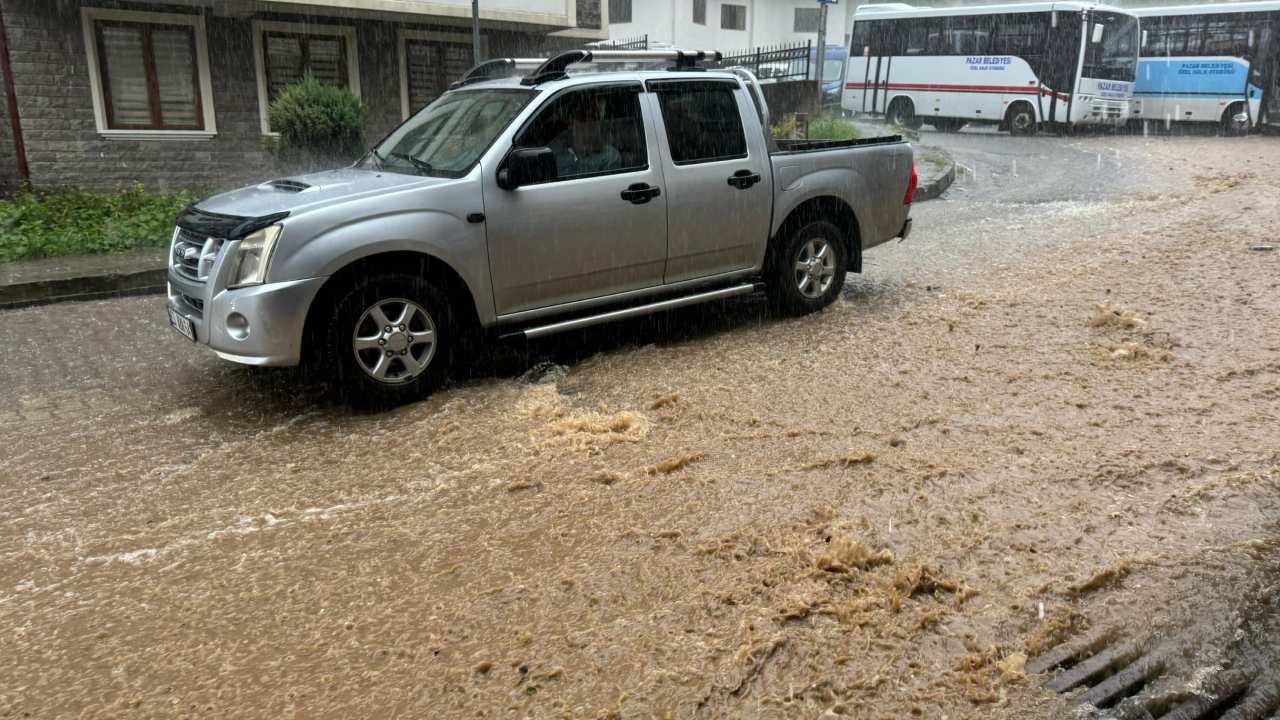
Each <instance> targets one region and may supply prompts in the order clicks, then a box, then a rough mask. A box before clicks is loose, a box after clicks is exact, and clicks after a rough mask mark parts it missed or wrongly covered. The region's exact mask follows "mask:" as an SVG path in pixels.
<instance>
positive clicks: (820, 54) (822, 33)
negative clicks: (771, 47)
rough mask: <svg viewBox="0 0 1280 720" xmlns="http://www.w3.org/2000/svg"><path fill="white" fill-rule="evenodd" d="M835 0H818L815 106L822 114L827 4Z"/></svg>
mask: <svg viewBox="0 0 1280 720" xmlns="http://www.w3.org/2000/svg"><path fill="white" fill-rule="evenodd" d="M832 1H833V0H818V48H817V50H816V51H815V52H814V58H813V62H816V63H818V69H817V70H816V71H815V72H814V73H813V76H814V77H815V78H817V80H818V83H817V84H818V103H817V104H816V105H815V106H814V108H813V112H814V114H815V115H821V114H822V101H823V100H825V99H826V98H824V97H823V92H822V68H823V66H825V65H826V64H827V6H828V5H830V4H831V2H832Z"/></svg>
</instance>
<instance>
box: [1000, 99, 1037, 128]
mask: <svg viewBox="0 0 1280 720" xmlns="http://www.w3.org/2000/svg"><path fill="white" fill-rule="evenodd" d="M1005 124H1006V125H1008V126H1009V134H1010V135H1035V134H1036V130H1037V129H1038V128H1037V127H1036V111H1035V110H1033V109H1032V108H1031V106H1030V105H1028V104H1026V103H1015V104H1013V105H1010V106H1009V112H1008V114H1007V115H1005Z"/></svg>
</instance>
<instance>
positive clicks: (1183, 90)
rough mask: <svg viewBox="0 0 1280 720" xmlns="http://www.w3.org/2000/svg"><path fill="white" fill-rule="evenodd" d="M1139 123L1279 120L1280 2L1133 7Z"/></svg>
mask: <svg viewBox="0 0 1280 720" xmlns="http://www.w3.org/2000/svg"><path fill="white" fill-rule="evenodd" d="M1131 12H1133V14H1134V15H1137V16H1138V18H1139V21H1140V22H1141V27H1142V43H1141V48H1140V50H1139V55H1140V57H1139V60H1138V78H1137V82H1136V84H1135V85H1134V89H1133V94H1134V100H1135V111H1136V112H1135V115H1136V119H1137V121H1138V122H1140V123H1153V122H1154V123H1161V124H1164V125H1165V126H1166V127H1167V126H1169V125H1170V124H1172V123H1175V122H1202V123H1218V124H1219V125H1220V126H1221V127H1222V130H1223V132H1224V133H1227V134H1232V135H1240V134H1245V133H1248V132H1249V131H1250V129H1255V128H1263V127H1266V126H1267V125H1268V124H1270V125H1272V126H1276V125H1280V86H1278V83H1280V62H1278V60H1277V59H1278V58H1280V37H1277V35H1280V1H1278V0H1267V1H1266V2H1238V3H1220V4H1213V5H1181V6H1175V7H1158V8H1136V9H1134V10H1132V11H1131Z"/></svg>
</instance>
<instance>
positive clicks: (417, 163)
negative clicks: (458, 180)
mask: <svg viewBox="0 0 1280 720" xmlns="http://www.w3.org/2000/svg"><path fill="white" fill-rule="evenodd" d="M391 157H393V158H396V159H398V160H405V161H407V162H408V163H409V164H410V165H412V166H413V168H414V169H415V170H417V171H418V172H420V173H422V174H423V175H430V174H431V171H432V169H433V168H432V167H431V163H429V162H427V161H426V160H422V159H420V158H416V157H414V156H412V155H409V154H406V153H394V152H393V153H391Z"/></svg>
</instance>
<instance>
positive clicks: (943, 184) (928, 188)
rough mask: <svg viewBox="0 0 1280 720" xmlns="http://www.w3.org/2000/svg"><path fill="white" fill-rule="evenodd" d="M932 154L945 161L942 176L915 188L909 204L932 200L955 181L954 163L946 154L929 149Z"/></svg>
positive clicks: (935, 149)
mask: <svg viewBox="0 0 1280 720" xmlns="http://www.w3.org/2000/svg"><path fill="white" fill-rule="evenodd" d="M929 150H930V151H931V153H932V154H936V155H939V156H941V157H942V158H943V159H945V160H946V161H947V165H946V169H945V170H943V171H942V175H941V176H940V177H938V178H935V179H933V180H931V181H929V182H927V183H921V184H920V186H919V187H917V188H916V194H915V195H912V196H911V202H913V203H915V202H924V201H925V200H933V199H934V198H936V197H938V196H939V195H941V194H942V193H944V192H946V191H947V188H949V187H951V183H953V182H955V181H956V161H955V160H954V159H952V157H951V156H950V155H948V154H947V153H945V152H943V151H941V150H939V149H937V148H929Z"/></svg>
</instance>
